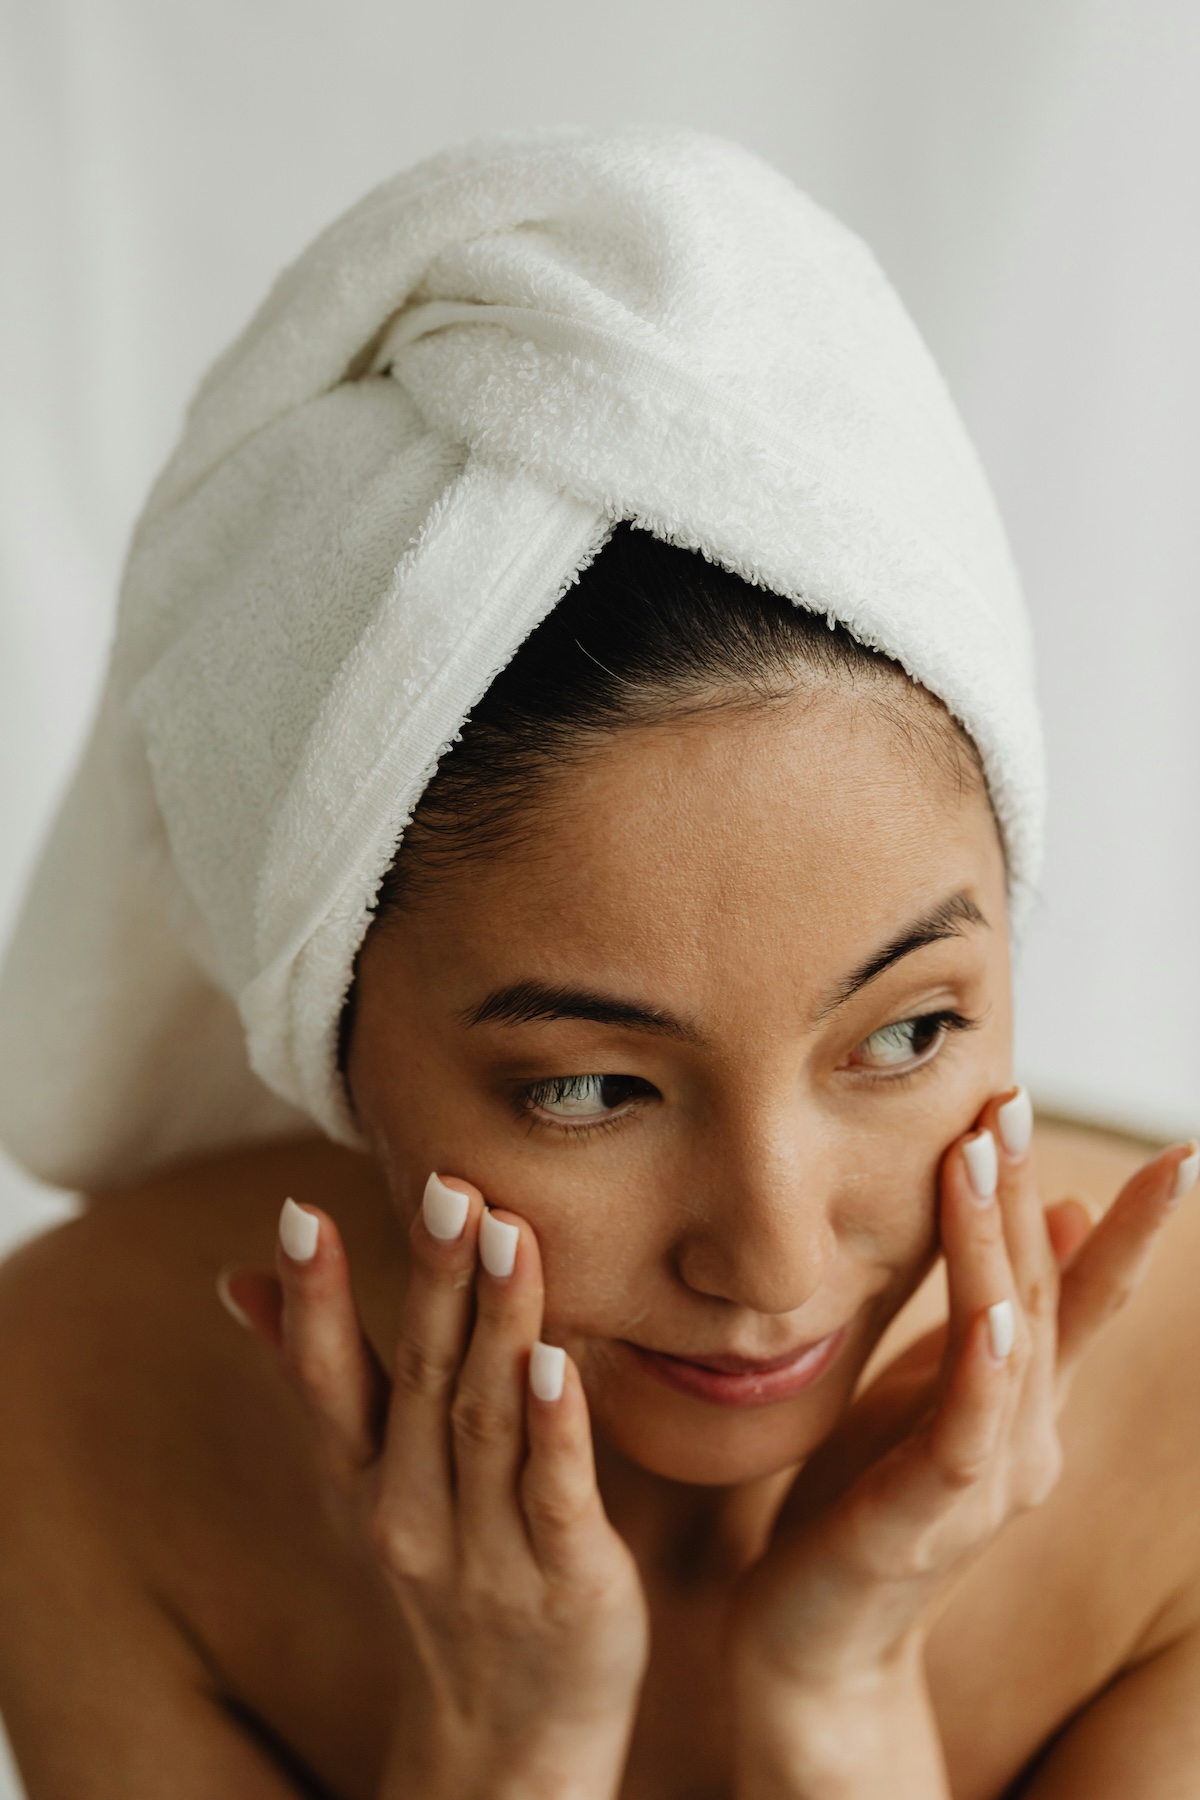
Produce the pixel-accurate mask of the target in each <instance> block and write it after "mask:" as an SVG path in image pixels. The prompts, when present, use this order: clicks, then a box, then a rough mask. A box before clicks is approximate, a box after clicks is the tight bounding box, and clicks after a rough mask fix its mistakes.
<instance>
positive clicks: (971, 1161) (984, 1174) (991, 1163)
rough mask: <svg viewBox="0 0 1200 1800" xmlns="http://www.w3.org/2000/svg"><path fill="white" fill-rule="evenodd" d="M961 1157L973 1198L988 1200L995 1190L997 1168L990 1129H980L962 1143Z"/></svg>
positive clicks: (994, 1147)
mask: <svg viewBox="0 0 1200 1800" xmlns="http://www.w3.org/2000/svg"><path fill="white" fill-rule="evenodd" d="M963 1158H964V1160H965V1162H966V1165H967V1175H968V1178H969V1179H970V1183H971V1186H972V1188H973V1189H974V1190H975V1198H976V1199H977V1200H979V1201H981V1202H982V1201H985V1200H990V1199H991V1198H992V1196H993V1195H994V1193H995V1192H996V1181H997V1178H998V1175H999V1169H998V1167H997V1164H996V1140H995V1138H994V1137H993V1136H992V1134H991V1132H990V1131H980V1132H978V1133H977V1134H976V1136H975V1137H973V1138H968V1139H967V1141H966V1143H965V1144H964V1145H963Z"/></svg>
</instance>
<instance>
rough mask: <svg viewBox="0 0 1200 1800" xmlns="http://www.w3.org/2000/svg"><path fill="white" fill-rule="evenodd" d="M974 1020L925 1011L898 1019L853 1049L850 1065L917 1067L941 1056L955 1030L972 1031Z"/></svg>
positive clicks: (888, 1069)
mask: <svg viewBox="0 0 1200 1800" xmlns="http://www.w3.org/2000/svg"><path fill="white" fill-rule="evenodd" d="M971 1024H972V1021H971V1020H970V1019H964V1018H963V1017H962V1015H961V1014H960V1013H955V1012H936V1013H925V1014H923V1015H922V1017H920V1018H918V1019H898V1020H897V1021H896V1023H895V1024H894V1025H884V1026H882V1027H881V1028H880V1029H879V1030H878V1031H873V1032H872V1033H871V1035H870V1037H868V1038H864V1039H863V1041H862V1043H861V1044H859V1045H858V1046H857V1048H856V1049H855V1050H853V1051H852V1052H851V1054H850V1056H849V1058H848V1059H847V1064H846V1066H847V1067H849V1068H852V1069H879V1070H884V1071H896V1070H901V1069H915V1068H917V1067H919V1066H920V1064H922V1063H925V1062H929V1061H930V1060H931V1059H932V1058H933V1057H934V1056H936V1055H937V1052H938V1050H939V1049H940V1048H941V1046H942V1043H943V1042H944V1040H945V1038H946V1037H947V1035H948V1034H949V1033H950V1032H952V1031H968V1030H969V1029H970V1028H971Z"/></svg>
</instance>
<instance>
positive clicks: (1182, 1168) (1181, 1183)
mask: <svg viewBox="0 0 1200 1800" xmlns="http://www.w3.org/2000/svg"><path fill="white" fill-rule="evenodd" d="M1197 1175H1200V1144H1197V1143H1196V1142H1195V1141H1194V1140H1193V1143H1192V1148H1191V1153H1190V1155H1188V1156H1185V1157H1184V1159H1183V1161H1182V1162H1181V1163H1180V1164H1178V1166H1177V1167H1176V1170H1175V1185H1174V1187H1173V1188H1172V1189H1171V1205H1172V1206H1174V1205H1175V1204H1176V1202H1177V1201H1179V1200H1182V1199H1183V1196H1184V1195H1185V1194H1187V1193H1190V1192H1191V1190H1192V1188H1194V1187H1195V1185H1196V1177H1197Z"/></svg>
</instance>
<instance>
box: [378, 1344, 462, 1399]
mask: <svg viewBox="0 0 1200 1800" xmlns="http://www.w3.org/2000/svg"><path fill="white" fill-rule="evenodd" d="M453 1379H454V1364H453V1363H451V1362H449V1361H447V1359H446V1358H445V1357H444V1356H438V1355H436V1354H435V1353H434V1352H433V1351H432V1350H430V1349H429V1347H428V1345H426V1344H422V1343H421V1342H420V1341H419V1340H418V1339H416V1338H413V1337H409V1336H403V1335H402V1336H401V1338H400V1341H399V1343H398V1344H397V1345H396V1354H395V1359H394V1366H393V1380H394V1381H395V1384H396V1386H397V1387H398V1388H399V1389H400V1390H401V1392H402V1393H405V1394H409V1395H411V1396H412V1398H413V1399H415V1400H440V1399H442V1398H443V1397H444V1395H445V1394H446V1392H447V1391H448V1389H449V1387H450V1384H451V1382H452V1381H453Z"/></svg>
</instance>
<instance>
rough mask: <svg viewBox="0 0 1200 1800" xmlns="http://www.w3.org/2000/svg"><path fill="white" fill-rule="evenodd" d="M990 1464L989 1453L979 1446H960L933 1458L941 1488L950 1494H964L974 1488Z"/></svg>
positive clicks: (942, 1451)
mask: <svg viewBox="0 0 1200 1800" xmlns="http://www.w3.org/2000/svg"><path fill="white" fill-rule="evenodd" d="M990 1463H991V1457H990V1454H989V1452H988V1451H987V1450H986V1449H985V1448H983V1447H982V1446H979V1445H960V1446H956V1447H954V1448H952V1449H949V1450H941V1451H939V1452H938V1453H937V1454H936V1455H935V1457H934V1467H935V1468H936V1469H937V1472H938V1476H939V1478H940V1480H941V1482H942V1485H943V1487H946V1488H948V1489H949V1490H950V1492H951V1493H952V1494H964V1493H966V1492H967V1490H968V1489H970V1488H973V1487H976V1486H977V1485H978V1484H979V1482H980V1481H982V1480H983V1477H984V1476H985V1475H986V1474H987V1471H988V1468H989V1466H990Z"/></svg>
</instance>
